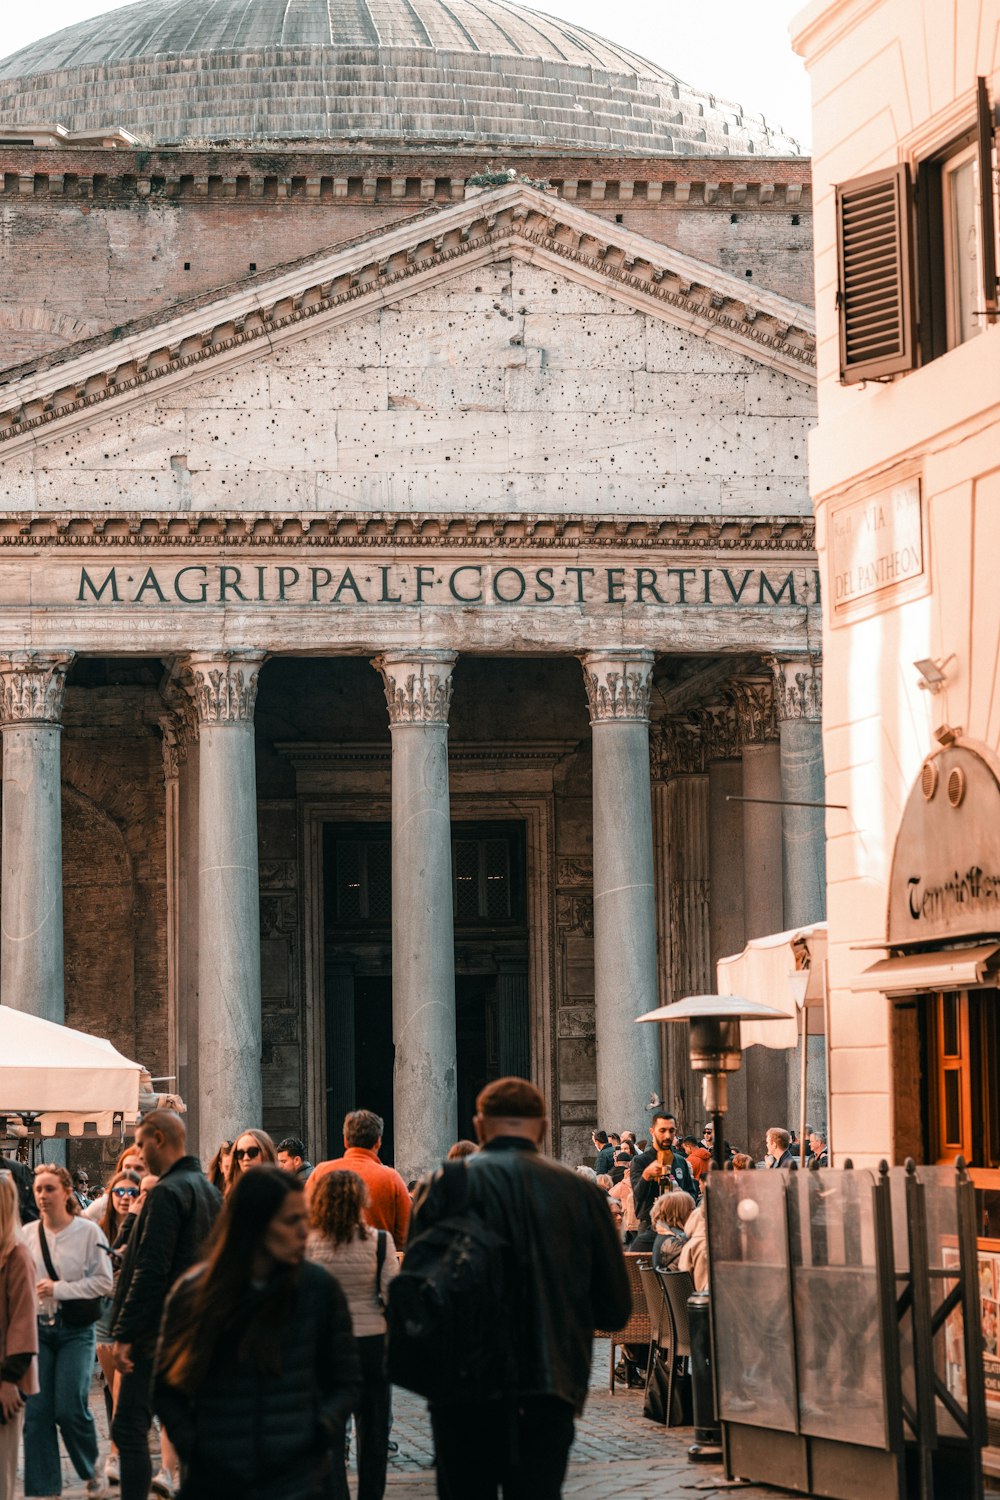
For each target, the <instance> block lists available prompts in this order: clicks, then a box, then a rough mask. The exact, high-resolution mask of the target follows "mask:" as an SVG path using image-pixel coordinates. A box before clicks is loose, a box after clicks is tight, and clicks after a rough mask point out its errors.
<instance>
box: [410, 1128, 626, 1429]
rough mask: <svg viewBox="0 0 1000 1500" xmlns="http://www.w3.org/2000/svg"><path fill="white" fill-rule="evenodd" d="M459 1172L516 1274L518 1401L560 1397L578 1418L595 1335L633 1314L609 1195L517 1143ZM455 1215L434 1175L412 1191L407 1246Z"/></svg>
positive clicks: (500, 1143) (488, 1148)
mask: <svg viewBox="0 0 1000 1500" xmlns="http://www.w3.org/2000/svg"><path fill="white" fill-rule="evenodd" d="M465 1165H466V1174H467V1185H468V1194H467V1200H466V1201H467V1205H468V1207H469V1208H470V1209H471V1210H472V1211H473V1212H474V1213H476V1214H477V1215H479V1216H480V1217H481V1218H482V1220H483V1222H484V1223H485V1224H487V1225H488V1226H489V1228H491V1229H493V1230H494V1231H495V1232H496V1233H497V1234H500V1235H503V1236H504V1237H505V1238H506V1239H507V1240H508V1241H509V1242H510V1243H511V1245H512V1247H513V1250H514V1254H515V1258H516V1260H517V1263H518V1266H519V1275H518V1286H517V1287H516V1289H515V1293H514V1296H513V1297H512V1299H511V1303H512V1305H511V1318H512V1320H513V1321H514V1324H515V1329H516V1340H515V1342H516V1346H517V1360H518V1370H519V1375H518V1394H519V1395H520V1396H522V1397H524V1396H557V1397H559V1399H560V1400H562V1401H567V1402H569V1404H570V1405H571V1406H572V1407H573V1409H574V1410H575V1411H577V1412H580V1411H582V1410H583V1403H584V1401H585V1399H586V1395H587V1386H588V1383H589V1379H590V1361H591V1354H592V1348H593V1334H594V1329H595V1328H607V1329H613V1328H621V1327H622V1326H623V1325H624V1324H625V1322H626V1321H627V1319H628V1316H629V1313H630V1311H631V1298H630V1294H629V1286H628V1278H627V1275H626V1271H625V1262H624V1260H623V1258H622V1247H621V1244H620V1243H619V1240H618V1235H617V1231H616V1229H615V1225H614V1221H613V1219H612V1217H611V1214H610V1213H609V1212H608V1201H607V1196H606V1194H604V1193H602V1192H601V1190H600V1188H597V1187H595V1186H594V1185H593V1183H590V1182H587V1181H585V1179H584V1178H583V1177H580V1176H579V1175H578V1174H577V1173H576V1172H573V1171H571V1170H570V1169H569V1168H568V1167H564V1166H561V1165H560V1164H559V1163H558V1162H554V1161H551V1160H550V1159H549V1158H548V1157H545V1156H542V1155H540V1154H539V1152H538V1151H536V1150H535V1148H534V1146H532V1145H531V1143H530V1142H529V1141H526V1140H523V1139H521V1138H520V1137H519V1136H498V1137H496V1138H495V1139H494V1140H492V1141H489V1142H488V1143H487V1144H486V1145H485V1146H484V1147H483V1148H482V1150H481V1151H479V1152H478V1153H477V1154H476V1155H475V1156H470V1157H467V1158H466V1163H465ZM455 1207H456V1205H455V1202H454V1198H452V1199H451V1201H450V1202H449V1193H448V1186H447V1184H446V1183H445V1181H444V1179H443V1176H442V1174H441V1173H440V1172H438V1173H435V1175H434V1176H433V1177H430V1178H428V1179H427V1180H426V1182H425V1183H423V1184H422V1185H421V1187H420V1188H418V1190H417V1196H416V1198H415V1200H414V1215H413V1218H412V1220H411V1222H410V1235H409V1241H408V1243H409V1244H410V1245H411V1246H412V1244H413V1242H414V1240H415V1239H416V1237H417V1236H418V1235H419V1234H421V1232H422V1231H423V1230H425V1229H428V1228H429V1227H430V1226H431V1225H432V1224H434V1223H436V1222H437V1221H438V1220H440V1219H443V1218H447V1217H448V1215H449V1213H451V1212H454V1210H455ZM455 1399H456V1401H460V1400H461V1399H462V1392H461V1391H456V1393H455Z"/></svg>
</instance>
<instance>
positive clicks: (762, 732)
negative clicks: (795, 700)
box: [725, 677, 778, 746]
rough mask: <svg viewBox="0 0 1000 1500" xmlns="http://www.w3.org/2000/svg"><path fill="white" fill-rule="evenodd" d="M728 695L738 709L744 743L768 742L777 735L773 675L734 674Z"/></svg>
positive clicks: (739, 728) (761, 743)
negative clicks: (749, 675) (737, 675)
mask: <svg viewBox="0 0 1000 1500" xmlns="http://www.w3.org/2000/svg"><path fill="white" fill-rule="evenodd" d="M725 696H726V697H727V698H728V699H729V701H730V702H731V703H732V706H733V708H734V710H735V712H736V727H737V732H738V734H739V738H740V744H741V746H742V745H767V744H772V743H773V742H774V741H775V740H777V738H778V714H777V706H776V703H775V691H774V680H773V678H771V677H734V678H733V679H732V680H731V681H730V682H729V683H728V685H727V687H726V689H725Z"/></svg>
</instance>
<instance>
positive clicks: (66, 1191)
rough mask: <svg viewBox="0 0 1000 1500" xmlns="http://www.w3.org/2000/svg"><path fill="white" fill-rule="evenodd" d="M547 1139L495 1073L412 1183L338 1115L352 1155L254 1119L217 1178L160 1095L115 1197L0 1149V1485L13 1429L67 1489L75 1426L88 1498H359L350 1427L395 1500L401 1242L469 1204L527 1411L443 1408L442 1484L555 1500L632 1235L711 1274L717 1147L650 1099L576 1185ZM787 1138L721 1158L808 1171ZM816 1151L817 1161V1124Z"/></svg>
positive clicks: (462, 1225) (374, 1485)
mask: <svg viewBox="0 0 1000 1500" xmlns="http://www.w3.org/2000/svg"><path fill="white" fill-rule="evenodd" d="M545 1128H546V1119H545V1105H544V1100H543V1099H542V1096H541V1095H540V1094H539V1092H538V1090H537V1089H535V1088H534V1087H533V1086H532V1085H531V1084H528V1083H526V1082H525V1081H524V1080H521V1079H503V1080H499V1082H498V1083H495V1084H491V1085H489V1086H488V1087H487V1088H486V1089H485V1090H484V1091H483V1093H482V1094H481V1095H480V1097H479V1100H478V1101H477V1115H476V1130H477V1136H478V1139H477V1140H476V1141H471V1140H462V1141H457V1142H456V1143H455V1145H454V1146H453V1147H452V1149H451V1151H450V1152H449V1153H448V1157H449V1160H448V1162H447V1163H446V1164H444V1165H443V1168H442V1170H440V1171H439V1172H437V1173H436V1174H433V1175H432V1176H430V1177H429V1178H427V1179H424V1180H423V1181H422V1182H420V1183H414V1184H409V1185H407V1184H406V1183H405V1182H404V1181H403V1179H402V1178H401V1177H400V1175H399V1173H398V1172H396V1171H395V1170H394V1168H392V1167H390V1166H388V1165H386V1164H385V1163H384V1162H383V1161H382V1160H381V1156H380V1150H381V1145H382V1132H383V1122H382V1120H381V1119H380V1118H379V1116H378V1115H376V1114H374V1113H373V1112H372V1111H370V1110H364V1109H360V1110H354V1111H352V1112H351V1113H350V1114H348V1116H347V1117H346V1119H345V1121H344V1150H343V1154H342V1155H341V1156H339V1157H337V1158H336V1159H333V1160H329V1161H325V1162H320V1163H319V1164H318V1165H317V1166H315V1167H314V1166H313V1164H312V1163H311V1162H310V1161H309V1160H308V1158H307V1154H306V1148H305V1145H304V1143H303V1142H302V1141H300V1140H297V1139H294V1138H289V1139H286V1140H283V1141H280V1142H279V1143H278V1144H275V1142H274V1141H273V1140H272V1139H271V1137H270V1136H269V1135H268V1134H267V1133H266V1132H265V1131H263V1130H261V1129H259V1128H258V1127H256V1126H248V1127H247V1128H246V1129H244V1130H242V1131H240V1132H239V1133H238V1134H236V1135H235V1136H234V1138H233V1139H232V1140H227V1141H223V1142H221V1143H219V1146H218V1149H217V1150H216V1151H215V1152H214V1154H213V1155H212V1157H211V1159H210V1161H209V1164H208V1167H207V1169H206V1170H204V1171H203V1170H202V1164H201V1162H200V1160H199V1159H198V1158H197V1157H196V1156H194V1155H192V1154H191V1153H189V1151H188V1149H187V1142H186V1132H185V1126H184V1122H183V1120H182V1119H181V1118H180V1117H179V1116H178V1115H176V1114H174V1113H172V1112H171V1111H168V1110H155V1111H153V1112H152V1113H150V1114H148V1115H146V1116H145V1118H144V1119H143V1120H142V1122H141V1124H140V1125H139V1127H138V1129H137V1131H136V1136H135V1140H134V1142H133V1143H131V1144H130V1145H129V1146H127V1147H126V1148H125V1150H124V1151H122V1153H121V1155H120V1156H119V1158H118V1160H117V1162H116V1164H115V1168H114V1171H113V1172H111V1173H110V1175H109V1177H108V1180H107V1183H106V1185H105V1186H104V1187H103V1188H102V1189H101V1190H100V1191H96V1192H95V1191H92V1190H91V1187H90V1183H89V1179H87V1177H86V1174H81V1173H79V1172H78V1173H76V1174H74V1175H73V1176H71V1175H70V1173H69V1172H68V1171H67V1170H66V1168H65V1167H63V1166H59V1165H55V1164H52V1163H42V1164H40V1165H39V1166H37V1167H36V1168H35V1169H34V1172H33V1173H30V1172H28V1170H27V1169H26V1168H25V1167H24V1166H22V1165H19V1164H17V1163H11V1162H6V1161H2V1160H0V1500H11V1497H12V1496H13V1494H14V1480H15V1473H16V1469H17V1463H18V1456H19V1448H20V1441H21V1433H22V1430H23V1452H24V1494H25V1496H26V1497H28V1500H34V1497H56V1496H58V1495H60V1493H61V1490H62V1460H61V1455H60V1449H59V1439H60V1437H61V1439H62V1443H63V1445H64V1447H65V1451H66V1454H67V1456H68V1458H69V1460H70V1462H71V1464H72V1466H73V1468H74V1469H75V1470H76V1472H77V1474H78V1475H79V1476H80V1478H81V1480H82V1481H83V1482H84V1486H85V1491H86V1494H87V1495H88V1496H92V1497H96V1496H104V1495H107V1494H109V1493H118V1494H120V1495H121V1497H122V1500H147V1497H148V1495H149V1494H150V1492H152V1493H154V1494H158V1495H161V1496H166V1497H168V1500H169V1497H172V1496H175V1495H179V1496H181V1497H182V1500H201V1497H209V1496H211V1497H212V1500H218V1497H219V1496H220V1495H226V1494H230V1493H236V1492H239V1493H240V1494H241V1495H245V1496H248V1497H251V1500H252V1497H260V1500H265V1497H266V1500H312V1497H319V1496H322V1497H324V1500H346V1497H347V1495H348V1489H347V1477H346V1472H347V1471H346V1452H347V1447H346V1444H347V1433H348V1432H349V1429H350V1423H351V1418H353V1428H354V1440H355V1451H356V1457H357V1469H358V1490H357V1494H358V1500H381V1497H382V1496H383V1493H384V1490H385V1485H386V1472H387V1460H388V1455H389V1453H390V1452H391V1451H392V1450H393V1448H394V1446H395V1445H394V1444H393V1442H392V1438H391V1423H392V1411H391V1386H390V1384H389V1377H388V1373H387V1358H386V1355H387V1338H388V1336H389V1335H390V1333H391V1331H392V1330H391V1319H390V1320H389V1321H388V1322H387V1313H386V1309H387V1307H388V1306H389V1304H390V1299H391V1296H392V1288H393V1284H394V1283H395V1281H396V1279H397V1278H398V1277H399V1276H400V1265H401V1260H402V1259H403V1252H404V1251H409V1250H411V1249H412V1247H413V1246H414V1244H415V1243H420V1242H421V1237H422V1236H428V1235H429V1236H431V1239H432V1240H433V1236H434V1234H435V1232H437V1231H438V1230H439V1227H440V1228H444V1229H446V1230H447V1231H448V1233H449V1234H452V1235H453V1236H455V1237H457V1238H460V1237H461V1235H462V1234H467V1233H468V1216H469V1215H471V1216H472V1219H473V1220H474V1221H475V1224H476V1225H477V1226H478V1228H477V1229H476V1231H475V1233H474V1234H473V1240H474V1239H475V1235H476V1234H478V1233H479V1232H480V1231H481V1230H482V1231H488V1232H489V1233H490V1234H492V1235H493V1236H494V1239H495V1240H496V1242H497V1243H499V1244H500V1245H501V1246H502V1250H503V1254H504V1256H505V1257H507V1259H506V1260H505V1261H504V1262H503V1264H504V1265H505V1266H508V1267H509V1268H510V1269H511V1276H512V1279H511V1287H510V1292H511V1296H512V1298H513V1302H512V1311H511V1318H509V1319H508V1318H506V1316H505V1320H504V1321H505V1323H507V1322H509V1323H510V1324H511V1328H512V1329H513V1330H514V1331H513V1332H511V1333H509V1334H508V1332H507V1331H506V1330H505V1332H504V1333H503V1334H502V1335H500V1334H496V1333H494V1335H493V1337H494V1339H496V1338H507V1337H508V1336H509V1337H510V1338H512V1339H514V1340H515V1342H516V1344H517V1347H516V1349H514V1350H508V1351H506V1355H505V1358H506V1362H507V1365H508V1366H509V1368H511V1369H512V1370H513V1369H516V1370H517V1372H518V1373H517V1375H516V1376H511V1379H512V1380H513V1381H514V1382H515V1384H517V1383H518V1382H520V1384H521V1385H523V1386H524V1388H525V1391H526V1392H527V1394H525V1393H524V1392H522V1393H521V1394H520V1395H519V1396H518V1399H517V1401H516V1402H515V1403H514V1405H513V1407H512V1406H511V1402H510V1399H509V1393H507V1394H498V1393H497V1391H495V1390H493V1389H492V1388H491V1389H489V1390H485V1391H483V1390H481V1391H479V1392H478V1395H476V1393H474V1392H472V1391H463V1390H461V1389H458V1390H455V1391H454V1392H449V1393H448V1395H447V1396H446V1397H442V1396H440V1394H439V1395H438V1397H437V1398H436V1399H432V1400H431V1419H432V1426H433V1431H434V1438H435V1451H436V1462H437V1470H438V1490H439V1494H440V1495H441V1496H442V1497H443V1500H478V1497H479V1496H480V1495H482V1496H483V1497H484V1500H485V1497H486V1496H489V1497H490V1500H492V1497H494V1496H496V1494H497V1492H498V1488H499V1487H502V1486H504V1485H508V1486H511V1487H510V1488H509V1491H508V1490H505V1493H507V1492H509V1493H517V1494H523V1495H524V1496H525V1497H529V1496H537V1497H539V1500H547V1497H548V1496H555V1495H558V1494H559V1493H560V1489H561V1483H562V1475H563V1473H564V1472H565V1467H566V1461H567V1458H568V1453H569V1445H570V1443H571V1441H572V1434H573V1421H574V1417H575V1416H576V1415H577V1414H578V1413H579V1411H580V1410H581V1409H582V1406H583V1401H584V1399H585V1396H586V1391H587V1385H588V1377H589V1367H590V1346H591V1336H592V1330H593V1329H594V1328H595V1327H604V1328H616V1327H621V1326H622V1325H623V1324H624V1322H625V1321H626V1319H627V1317H628V1314H629V1310H630V1296H629V1291H628V1283H627V1280H626V1277H625V1274H624V1262H623V1259H622V1255H621V1249H622V1247H623V1245H624V1246H627V1248H629V1249H630V1250H633V1251H637V1250H640V1251H641V1250H647V1251H649V1253H650V1255H651V1258H652V1262H653V1264H654V1265H655V1266H658V1267H662V1268H672V1267H678V1268H680V1269H690V1270H691V1272H692V1275H693V1276H694V1280H695V1284H696V1286H701V1285H704V1284H705V1281H706V1279H707V1275H706V1251H705V1232H704V1215H703V1211H702V1209H701V1207H700V1199H701V1184H702V1182H703V1180H704V1176H705V1173H706V1171H707V1169H708V1166H709V1162H710V1159H711V1155H712V1148H713V1141H712V1133H711V1127H710V1126H709V1127H707V1128H706V1130H705V1132H704V1133H703V1135H702V1137H701V1139H700V1140H699V1139H696V1138H694V1137H691V1136H682V1137H679V1136H678V1130H677V1122H676V1120H675V1119H674V1118H673V1116H672V1115H670V1114H669V1113H668V1112H665V1111H657V1112H656V1113H654V1114H653V1116H652V1118H651V1120H650V1122H649V1125H648V1136H647V1137H646V1138H637V1137H636V1135H635V1134H634V1133H633V1132H630V1131H623V1132H621V1133H620V1134H617V1133H612V1134H610V1135H609V1134H607V1133H606V1132H604V1131H600V1130H599V1131H596V1132H595V1133H594V1137H593V1140H594V1147H595V1152H596V1156H595V1160H594V1162H593V1166H591V1165H590V1164H585V1165H581V1166H580V1167H579V1168H578V1169H577V1172H576V1173H575V1174H574V1173H573V1172H571V1171H567V1170H566V1168H564V1167H561V1166H559V1165H558V1164H557V1163H555V1162H552V1161H550V1160H548V1159H547V1158H545V1157H544V1156H543V1155H542V1153H541V1151H540V1149H539V1148H540V1146H541V1143H542V1140H543V1138H544V1133H545ZM795 1152H796V1147H795V1143H794V1141H793V1139H792V1137H791V1135H790V1133H789V1132H787V1131H783V1130H778V1129H775V1130H773V1131H771V1132H769V1134H768V1140H767V1156H766V1157H765V1159H764V1161H763V1162H760V1163H755V1162H754V1161H753V1160H752V1159H751V1158H750V1157H749V1156H747V1155H744V1154H741V1153H738V1152H731V1151H730V1150H729V1148H728V1145H727V1147H726V1156H727V1158H728V1164H729V1165H731V1166H732V1168H733V1170H736V1171H744V1170H750V1169H753V1168H755V1167H757V1166H762V1167H776V1168H780V1167H788V1166H794V1165H796V1164H797V1157H796V1154H795ZM807 1152H809V1153H811V1154H812V1156H813V1157H814V1159H816V1160H817V1161H818V1162H819V1163H820V1164H822V1162H823V1161H825V1143H824V1141H823V1140H822V1137H821V1136H820V1135H819V1134H818V1133H813V1134H812V1135H811V1136H810V1138H809V1146H808V1147H807ZM3 1167H7V1168H9V1170H8V1171H3V1170H2V1168H3ZM585 1178H586V1179H589V1180H587V1181H584V1180H583V1179H585ZM456 1184H457V1186H456ZM456 1192H457V1197H456ZM463 1215H464V1216H465V1217H464V1218H463ZM553 1225H557V1226H558V1230H557V1233H556V1234H555V1235H554V1234H553ZM445 1239H446V1240H447V1234H446V1235H445ZM556 1241H558V1243H556ZM429 1242H430V1241H426V1240H425V1241H424V1243H429ZM559 1245H563V1246H564V1248H570V1247H571V1249H572V1254H571V1255H568V1256H567V1255H563V1254H560V1253H558V1246H559ZM473 1260H474V1256H473ZM497 1264H500V1262H498V1263H497ZM503 1274H507V1272H506V1271H505V1272H504V1273H503ZM497 1290H498V1289H497V1287H496V1286H490V1287H489V1288H484V1289H483V1291H484V1296H486V1295H488V1296H489V1297H490V1298H491V1299H494V1298H495V1296H496V1293H497ZM395 1336H396V1337H397V1338H398V1337H403V1338H405V1337H406V1333H405V1330H404V1332H403V1333H402V1334H401V1335H400V1334H399V1333H398V1331H397V1334H396V1335H395ZM95 1359H96V1361H97V1364H98V1367H99V1370H100V1372H101V1376H102V1377H103V1381H102V1383H103V1393H104V1400H105V1402H106V1404H107V1411H108V1418H109V1430H110V1434H111V1448H110V1452H109V1453H108V1454H107V1456H106V1458H105V1460H104V1462H103V1464H101V1463H100V1462H99V1451H98V1437H97V1428H96V1423H95V1421H94V1416H93V1412H92V1410H91V1406H90V1391H91V1385H92V1381H93V1377H94V1369H95ZM503 1365H504V1359H503V1358H498V1361H497V1367H498V1368H501V1367H503ZM474 1395H475V1396H476V1399H473V1398H474ZM512 1413H513V1415H512ZM512 1424H513V1425H512ZM154 1428H155V1429H156V1432H155V1435H154V1437H153V1441H154V1443H155V1445H156V1447H157V1451H158V1460H159V1468H158V1472H156V1473H155V1474H154V1463H153V1460H152V1459H151V1456H150V1443H151V1433H153V1432H154ZM470 1465H471V1467H470ZM473 1472H474V1473H475V1474H476V1475H477V1478H476V1480H475V1481H474V1482H473V1480H472V1479H471V1478H470V1474H472V1473H473ZM512 1474H521V1475H522V1477H523V1485H522V1484H521V1481H520V1480H517V1481H516V1482H515V1483H513V1484H512V1481H511V1475H512ZM518 1485H521V1487H517V1486H518Z"/></svg>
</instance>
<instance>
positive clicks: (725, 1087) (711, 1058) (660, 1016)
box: [636, 995, 788, 1168]
mask: <svg viewBox="0 0 1000 1500" xmlns="http://www.w3.org/2000/svg"><path fill="white" fill-rule="evenodd" d="M787 1020H788V1014H787V1012H786V1011H783V1010H775V1009H774V1008H773V1007H772V1006H770V1005H761V1004H760V1002H759V1001H757V1000H746V999H744V998H743V997H742V996H741V995H689V996H688V997H687V999H685V1000H677V1001H675V1002H674V1004H673V1005H661V1006H660V1008H659V1009H658V1010H651V1011H647V1013H646V1014H645V1015H644V1016H637V1017H636V1023H637V1024H638V1023H639V1022H641V1021H659V1022H666V1021H686V1022H687V1023H688V1027H689V1031H688V1047H689V1050H690V1057H691V1068H692V1071H693V1072H695V1073H700V1074H701V1092H702V1099H703V1101H704V1104H705V1113H706V1115H708V1116H709V1117H710V1119H711V1121H712V1156H713V1164H714V1165H715V1166H716V1167H719V1168H722V1167H724V1166H725V1163H726V1154H725V1153H726V1146H725V1131H724V1123H723V1122H724V1120H725V1117H726V1115H727V1113H728V1111H729V1080H728V1075H729V1074H730V1073H735V1072H737V1071H738V1069H739V1066H740V1063H741V1062H742V1060H743V1044H742V1041H741V1039H740V1022H741V1021H787Z"/></svg>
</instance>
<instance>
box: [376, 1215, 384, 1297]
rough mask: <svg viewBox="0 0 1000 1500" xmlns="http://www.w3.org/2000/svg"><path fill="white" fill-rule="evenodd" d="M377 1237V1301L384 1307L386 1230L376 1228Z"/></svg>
mask: <svg viewBox="0 0 1000 1500" xmlns="http://www.w3.org/2000/svg"><path fill="white" fill-rule="evenodd" d="M375 1237H376V1249H375V1301H376V1302H377V1303H378V1305H379V1307H384V1306H385V1299H384V1298H383V1296H382V1272H383V1270H384V1268H385V1242H386V1233H385V1230H384V1229H376V1231H375Z"/></svg>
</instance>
